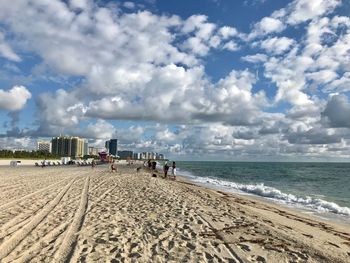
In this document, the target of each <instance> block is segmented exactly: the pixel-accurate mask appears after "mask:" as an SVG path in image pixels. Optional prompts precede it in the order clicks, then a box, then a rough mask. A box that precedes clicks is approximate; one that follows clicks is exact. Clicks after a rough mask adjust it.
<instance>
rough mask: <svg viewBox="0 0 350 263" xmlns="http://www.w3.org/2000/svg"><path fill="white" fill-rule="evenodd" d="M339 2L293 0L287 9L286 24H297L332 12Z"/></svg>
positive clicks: (329, 0)
mask: <svg viewBox="0 0 350 263" xmlns="http://www.w3.org/2000/svg"><path fill="white" fill-rule="evenodd" d="M340 4H341V0H294V1H293V2H292V3H291V4H290V5H289V6H288V7H287V9H288V11H289V13H290V15H289V16H288V19H287V22H288V23H289V24H291V25H295V24H299V23H302V22H305V21H308V20H310V19H314V18H316V17H319V16H322V15H324V14H327V13H329V12H331V11H333V10H334V9H335V8H336V7H337V6H339V5H340Z"/></svg>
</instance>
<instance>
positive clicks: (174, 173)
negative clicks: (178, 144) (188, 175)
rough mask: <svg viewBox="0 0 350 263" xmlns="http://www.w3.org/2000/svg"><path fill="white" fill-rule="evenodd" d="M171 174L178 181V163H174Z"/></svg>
mask: <svg viewBox="0 0 350 263" xmlns="http://www.w3.org/2000/svg"><path fill="white" fill-rule="evenodd" d="M171 174H172V176H173V178H174V180H176V163H175V162H173V165H172V170H171Z"/></svg>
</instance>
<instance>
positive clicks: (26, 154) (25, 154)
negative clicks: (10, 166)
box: [0, 150, 61, 159]
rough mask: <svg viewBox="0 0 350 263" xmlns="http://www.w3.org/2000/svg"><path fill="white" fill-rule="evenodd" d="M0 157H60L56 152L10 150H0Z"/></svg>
mask: <svg viewBox="0 0 350 263" xmlns="http://www.w3.org/2000/svg"><path fill="white" fill-rule="evenodd" d="M0 158H17V159H60V158H61V157H60V156H58V155H57V154H52V153H49V152H47V151H22V150H21V151H11V150H0Z"/></svg>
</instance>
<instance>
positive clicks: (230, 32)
mask: <svg viewBox="0 0 350 263" xmlns="http://www.w3.org/2000/svg"><path fill="white" fill-rule="evenodd" d="M219 34H220V35H221V36H222V38H223V39H227V38H229V37H233V36H235V35H237V34H238V31H237V29H236V28H234V27H229V26H223V27H221V28H220V29H219Z"/></svg>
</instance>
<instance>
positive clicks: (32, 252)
mask: <svg viewBox="0 0 350 263" xmlns="http://www.w3.org/2000/svg"><path fill="white" fill-rule="evenodd" d="M68 224H69V223H68V222H66V223H63V224H61V225H60V226H58V227H56V228H55V229H53V230H52V231H51V232H49V233H47V234H46V235H45V236H44V237H42V238H41V239H40V241H38V242H36V243H35V244H34V245H33V246H31V248H30V249H29V250H26V251H25V252H24V253H23V254H21V255H20V256H19V257H17V258H16V259H14V258H9V260H7V258H6V260H7V262H16V263H25V262H29V261H30V260H32V259H33V258H34V257H36V256H37V255H38V252H39V251H41V250H42V249H43V248H44V247H46V246H48V245H49V244H50V242H52V240H55V238H57V237H58V236H59V235H61V234H62V233H63V232H64V231H65V230H66V228H67V226H68ZM4 262H5V261H4Z"/></svg>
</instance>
